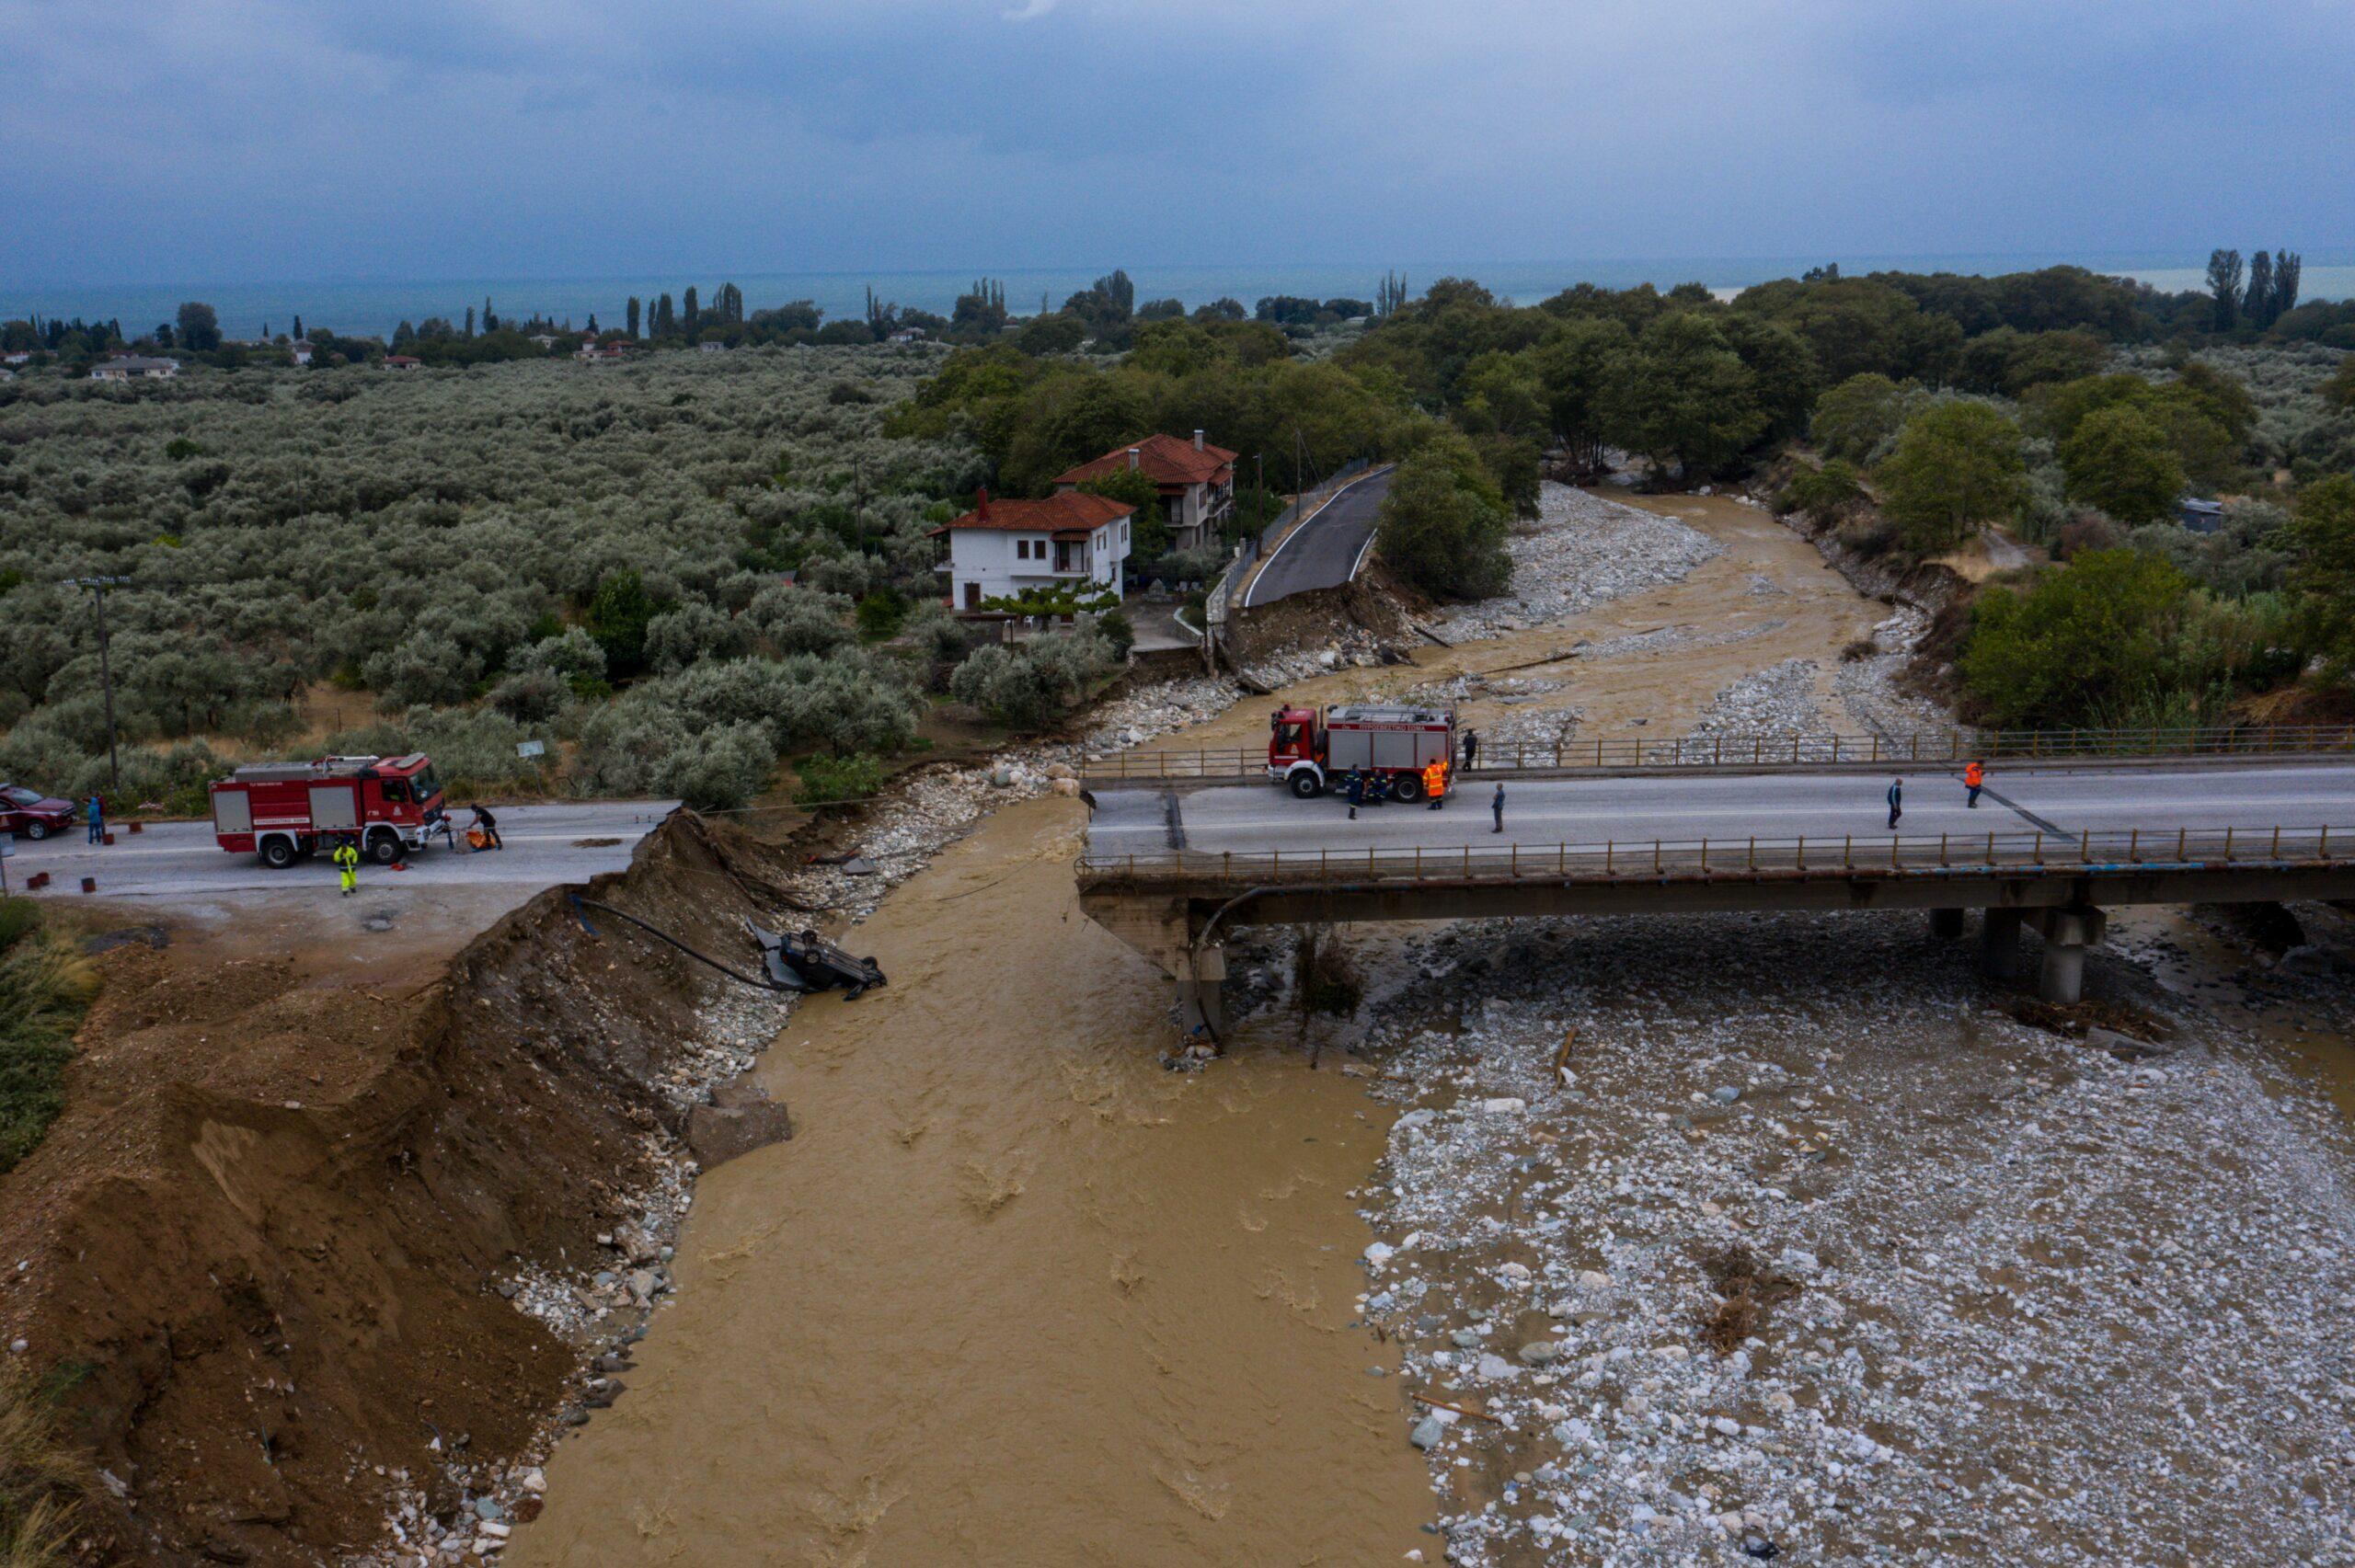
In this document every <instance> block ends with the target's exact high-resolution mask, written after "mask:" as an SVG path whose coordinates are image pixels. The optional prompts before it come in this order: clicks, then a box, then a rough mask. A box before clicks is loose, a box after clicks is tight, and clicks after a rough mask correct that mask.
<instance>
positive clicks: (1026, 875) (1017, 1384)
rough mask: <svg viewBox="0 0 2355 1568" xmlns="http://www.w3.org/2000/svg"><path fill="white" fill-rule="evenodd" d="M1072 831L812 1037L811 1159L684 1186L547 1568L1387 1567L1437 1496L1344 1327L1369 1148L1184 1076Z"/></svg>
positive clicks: (1374, 1133) (1012, 811)
mask: <svg viewBox="0 0 2355 1568" xmlns="http://www.w3.org/2000/svg"><path fill="white" fill-rule="evenodd" d="M1083 826H1084V815H1083V808H1082V807H1080V806H1079V804H1078V803H1077V802H1075V801H1069V800H1061V799H1057V800H1052V801H1039V802H1032V803H1029V804H1027V805H1022V806H1017V807H1010V808H1008V809H1006V810H1005V811H1003V812H1001V813H999V814H998V815H997V816H996V817H994V818H992V819H991V820H990V821H989V822H988V823H987V824H986V825H985V826H984V827H983V828H982V830H980V831H979V832H977V833H975V834H974V835H973V836H972V837H971V838H970V839H968V840H966V841H964V842H963V843H961V844H959V845H958V846H957V847H956V848H954V849H952V850H951V851H949V852H948V853H947V854H945V855H944V856H943V857H942V858H941V859H940V860H939V861H938V862H936V864H934V865H933V866H932V867H931V868H930V869H929V870H927V871H925V872H924V873H922V874H920V875H919V876H916V877H914V878H913V879H912V880H911V881H909V882H908V883H907V884H905V885H904V886H902V887H901V888H899V889H898V890H897V891H896V892H895V893H894V894H893V895H892V897H891V898H890V900H889V901H888V902H887V903H886V905H885V907H884V909H883V910H882V911H881V912H880V913H879V915H878V916H877V917H876V918H875V919H874V920H872V921H868V922H867V924H865V925H863V926H860V927H858V928H856V932H855V933H853V935H852V937H851V938H850V940H852V941H853V942H855V943H856V945H857V946H858V947H859V950H860V951H862V952H871V953H873V954H874V955H875V956H877V957H878V958H879V959H880V960H881V961H882V964H883V967H884V968H885V969H886V971H887V972H888V973H890V976H891V984H890V987H889V988H887V989H885V990H880V991H878V992H875V993H874V994H872V995H870V996H867V997H865V998H862V999H861V1000H860V1001H856V1002H849V1003H846V1002H844V1001H840V1000H839V999H837V998H834V997H831V996H829V997H821V998H819V999H817V1000H815V1001H813V1002H810V1003H809V1004H806V1005H804V1006H802V1007H800V1008H798V1009H797V1010H796V1012H795V1013H794V1016H793V1021H792V1024H791V1026H790V1027H789V1028H788V1029H787V1031H786V1033H785V1034H784V1036H781V1037H780V1039H779V1040H778V1042H777V1044H776V1046H775V1047H774V1048H773V1049H772V1050H771V1052H770V1054H769V1055H768V1057H767V1058H766V1060H765V1064H764V1067H763V1068H762V1069H761V1070H760V1075H761V1079H762V1081H763V1082H764V1083H765V1084H766V1085H767V1086H768V1087H769V1089H770V1090H771V1091H772V1092H773V1093H775V1094H776V1096H777V1097H778V1098H780V1099H783V1100H785V1101H787V1102H788V1103H789V1104H791V1105H792V1106H793V1110H794V1117H795V1121H796V1124H797V1133H796V1136H795V1138H794V1139H793V1141H791V1142H790V1143H787V1144H784V1145H780V1146H777V1147H774V1148H771V1149H767V1150H761V1151H760V1152H758V1153H755V1154H752V1155H750V1156H748V1157H746V1158H744V1159H741V1160H739V1161H737V1162H733V1163H731V1164H729V1165H726V1166H723V1167H722V1168H720V1169H719V1170H718V1171H716V1172H714V1173H711V1174H709V1175H707V1177H705V1178H704V1180H703V1181H702V1183H701V1184H700V1185H698V1187H697V1193H696V1205H695V1219H694V1221H693V1223H692V1225H691V1226H690V1227H689V1228H688V1230H687V1231H686V1234H685V1236H684V1242H683V1245H682V1246H681V1249H680V1254H679V1258H678V1281H679V1291H678V1297H677V1299H676V1301H675V1303H674V1304H673V1305H672V1306H671V1307H670V1308H668V1309H666V1310H664V1311H663V1312H662V1313H661V1315H660V1316H659V1317H658V1318H657V1319H656V1321H655V1322H654V1324H653V1326H652V1332H651V1333H649V1335H648V1337H647V1339H646V1341H645V1343H644V1344H643V1345H641V1346H639V1350H640V1352H641V1356H640V1364H639V1366H638V1369H637V1370H636V1371H635V1372H633V1373H632V1374H631V1375H630V1376H629V1378H628V1379H627V1380H628V1382H629V1385H630V1387H629V1392H628V1394H627V1395H626V1397H625V1398H624V1399H623V1400H622V1401H621V1402H620V1403H619V1404H617V1405H616V1406H615V1408H614V1409H612V1410H610V1411H607V1412H604V1413H601V1414H600V1415H599V1416H598V1417H597V1419H596V1420H595V1421H594V1422H593V1423H592V1425H590V1426H589V1427H587V1428H586V1429H585V1431H584V1433H583V1434H582V1435H581V1436H580V1437H578V1438H577V1439H575V1440H574V1441H572V1442H569V1443H567V1444H566V1445H564V1447H563V1448H561V1449H560V1450H559V1452H558V1455H557V1459H555V1461H554V1462H553V1463H552V1464H551V1466H550V1468H549V1479H550V1482H551V1486H550V1494H549V1499H548V1503H549V1505H548V1510H547V1513H546V1516H545V1517H544V1518H543V1520H542V1521H541V1522H540V1523H538V1524H537V1525H535V1526H534V1527H533V1528H529V1529H526V1530H523V1531H522V1532H520V1533H519V1534H518V1536H517V1539H516V1544H515V1548H514V1550H513V1551H511V1553H509V1561H510V1562H516V1563H521V1564H534V1563H566V1564H586V1563H619V1562H683V1563H711V1564H731V1563H744V1564H750V1563H764V1564H766V1563H804V1562H808V1563H845V1564H847V1563H860V1562H874V1563H922V1562H931V1563H948V1562H1041V1563H1060V1562H1071V1563H1095V1562H1102V1563H1114V1562H1123V1563H1127V1562H1246V1561H1247V1562H1286V1563H1290V1562H1396V1561H1398V1560H1399V1559H1400V1558H1401V1557H1402V1555H1403V1554H1404V1553H1405V1552H1407V1551H1410V1550H1413V1549H1414V1548H1415V1547H1416V1546H1417V1544H1418V1543H1419V1542H1420V1543H1424V1544H1428V1543H1429V1541H1430V1538H1429V1537H1427V1536H1423V1535H1421V1534H1420V1533H1419V1525H1420V1524H1421V1523H1422V1522H1423V1521H1424V1520H1425V1519H1427V1518H1428V1517H1429V1516H1430V1505H1429V1496H1430V1493H1429V1483H1428V1481H1427V1480H1426V1478H1425V1476H1424V1473H1423V1468H1422V1465H1421V1464H1420V1462H1419V1459H1418V1458H1417V1456H1416V1455H1415V1454H1414V1453H1413V1451H1412V1450H1411V1449H1409V1448H1407V1446H1406V1445H1405V1444H1403V1443H1402V1442H1400V1440H1399V1436H1398V1434H1399V1420H1400V1411H1401V1408H1402V1406H1401V1402H1400V1401H1401V1396H1400V1395H1399V1393H1398V1391H1397V1386H1396V1381H1395V1380H1394V1379H1388V1378H1376V1377H1373V1376H1370V1375H1369V1374H1368V1371H1367V1368H1368V1367H1369V1366H1371V1365H1377V1364H1380V1362H1381V1361H1382V1359H1383V1357H1382V1355H1381V1352H1380V1348H1379V1347H1378V1346H1375V1345H1372V1344H1371V1342H1370V1340H1369V1339H1368V1336H1367V1335H1365V1333H1363V1332H1362V1331H1360V1330H1353V1329H1350V1328H1349V1327H1348V1326H1347V1325H1348V1324H1349V1322H1350V1320H1351V1319H1352V1318H1353V1317H1355V1315H1356V1312H1355V1310H1354V1308H1353V1306H1352V1304H1351V1303H1352V1299H1353V1298H1354V1297H1355V1296H1356V1295H1357V1293H1358V1292H1359V1291H1360V1290H1361V1289H1362V1288H1363V1278H1362V1275H1361V1270H1360V1267H1359V1264H1358V1257H1359V1253H1361V1251H1362V1249H1363V1248H1364V1246H1365V1244H1366V1230H1365V1227H1364V1224H1363V1222H1362V1221H1361V1220H1360V1219H1357V1217H1356V1215H1355V1212H1354V1207H1355V1206H1354V1204H1353V1203H1352V1201H1351V1198H1350V1193H1351V1191H1352V1190H1353V1189H1354V1188H1355V1187H1356V1186H1357V1185H1358V1184H1359V1183H1360V1182H1361V1180H1362V1179H1363V1178H1364V1176H1365V1174H1366V1173H1367V1172H1368V1171H1369V1170H1371V1169H1372V1168H1373V1164H1374V1162H1376V1161H1377V1160H1378V1159H1379V1158H1380V1155H1381V1152H1382V1150H1383V1148H1384V1135H1385V1131H1386V1128H1387V1125H1388V1121H1389V1116H1388V1114H1387V1113H1386V1112H1384V1111H1383V1109H1382V1108H1381V1107H1380V1106H1378V1105H1377V1104H1374V1103H1373V1102H1372V1101H1371V1100H1369V1099H1368V1098H1367V1097H1366V1096H1365V1094H1364V1093H1363V1085H1362V1084H1361V1083H1360V1082H1357V1081H1355V1080H1353V1079H1350V1078H1347V1077H1344V1076H1343V1075H1342V1074H1341V1073H1340V1072H1338V1071H1337V1070H1334V1068H1333V1065H1332V1064H1331V1063H1330V1062H1329V1061H1328V1062H1327V1065H1326V1067H1325V1069H1324V1070H1322V1071H1314V1072H1312V1071H1310V1070H1308V1066H1307V1062H1306V1059H1305V1058H1304V1057H1303V1056H1301V1055H1299V1054H1296V1053H1292V1052H1287V1051H1283V1050H1281V1049H1278V1048H1275V1047H1276V1046H1277V1045H1278V1043H1279V1042H1280V1040H1281V1037H1282V1036H1283V1030H1282V1029H1281V1025H1280V1024H1275V1023H1270V1024H1263V1026H1262V1027H1263V1028H1264V1029H1266V1030H1268V1031H1269V1037H1267V1038H1264V1039H1261V1038H1254V1037H1253V1036H1250V1035H1249V1034H1248V1033H1246V1036H1245V1038H1244V1039H1243V1040H1242V1041H1240V1042H1239V1045H1238V1048H1237V1050H1236V1051H1235V1055H1234V1056H1233V1057H1232V1058H1231V1059H1229V1060H1228V1061H1227V1062H1226V1063H1224V1064H1223V1065H1222V1067H1221V1068H1220V1070H1217V1071H1215V1072H1212V1073H1206V1074H1173V1073H1168V1072H1165V1071H1164V1070H1162V1068H1161V1067H1160V1065H1159V1061H1158V1054H1159V1048H1160V1047H1164V1046H1165V1045H1166V1044H1167V1043H1168V1042H1167V1041H1166V1038H1165V1036H1167V1034H1168V1025H1167V1023H1166V1013H1167V1009H1168V1005H1169V993H1168V985H1167V981H1166V979H1163V977H1162V976H1161V975H1160V974H1159V973H1158V971H1155V970H1154V969H1152V968H1151V967H1149V966H1147V965H1145V964H1143V963H1142V962H1140V961H1139V960H1138V959H1137V958H1136V956H1134V955H1133V954H1132V953H1131V952H1130V951H1129V950H1128V949H1127V948H1125V947H1124V946H1122V945H1121V944H1120V943H1119V942H1117V941H1116V940H1115V939H1113V938H1112V937H1111V936H1109V935H1108V934H1106V933H1104V932H1103V931H1101V930H1099V929H1098V928H1097V927H1096V926H1095V925H1093V924H1091V923H1090V922H1089V921H1086V919H1084V918H1083V917H1082V916H1081V915H1080V913H1079V910H1078V907H1077V898H1076V895H1075V892H1074V887H1073V881H1072V870H1071V866H1072V861H1073V858H1074V854H1075V853H1076V851H1077V839H1078V835H1079V833H1080V832H1081V830H1082V829H1083Z"/></svg>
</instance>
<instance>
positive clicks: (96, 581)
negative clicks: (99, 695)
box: [66, 578, 131, 795]
mask: <svg viewBox="0 0 2355 1568" xmlns="http://www.w3.org/2000/svg"><path fill="white" fill-rule="evenodd" d="M130 581H131V579H130V578H67V579H66V586H67V587H69V588H86V589H89V590H90V591H91V592H92V593H93V594H95V595H96V596H97V598H98V682H99V684H100V685H101V686H103V687H104V688H105V690H106V698H107V776H108V779H109V787H110V788H111V789H112V790H113V791H114V793H115V794H116V795H121V794H122V756H121V751H120V750H118V749H117V747H116V745H115V738H114V667H113V665H112V664H111V663H110V662H109V658H108V656H107V589H110V588H122V587H125V586H127V585H128V584H129V583H130Z"/></svg>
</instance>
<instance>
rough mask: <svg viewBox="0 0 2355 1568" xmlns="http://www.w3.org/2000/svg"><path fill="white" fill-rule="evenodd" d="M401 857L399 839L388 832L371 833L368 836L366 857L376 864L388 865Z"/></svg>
mask: <svg viewBox="0 0 2355 1568" xmlns="http://www.w3.org/2000/svg"><path fill="white" fill-rule="evenodd" d="M400 857H401V841H400V840H398V839H397V838H395V837H394V836H393V835H392V834H390V833H372V834H370V835H369V837H368V858H369V859H370V860H373V861H374V862H375V863H376V864H378V865H390V864H393V862H395V861H396V860H398V859H400Z"/></svg>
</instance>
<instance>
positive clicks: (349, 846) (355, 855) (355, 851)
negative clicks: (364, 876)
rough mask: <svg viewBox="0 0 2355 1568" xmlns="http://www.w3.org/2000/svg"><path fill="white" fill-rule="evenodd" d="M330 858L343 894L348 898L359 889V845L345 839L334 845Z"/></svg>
mask: <svg viewBox="0 0 2355 1568" xmlns="http://www.w3.org/2000/svg"><path fill="white" fill-rule="evenodd" d="M332 858H333V859H334V861H335V869H336V874H337V876H338V878H339V880H340V881H341V882H342V883H343V896H344V897H345V898H350V897H351V896H352V895H353V894H354V893H357V892H358V891H360V846H359V844H358V843H357V842H355V841H352V840H350V839H346V840H344V841H342V842H340V843H339V844H337V845H336V846H335V854H334V856H333V857H332Z"/></svg>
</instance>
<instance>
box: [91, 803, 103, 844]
mask: <svg viewBox="0 0 2355 1568" xmlns="http://www.w3.org/2000/svg"><path fill="white" fill-rule="evenodd" d="M106 841H107V807H106V802H104V801H102V800H100V799H99V798H98V792H97V791H96V790H92V791H91V792H90V842H92V843H94V844H102V843H104V842H106Z"/></svg>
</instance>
